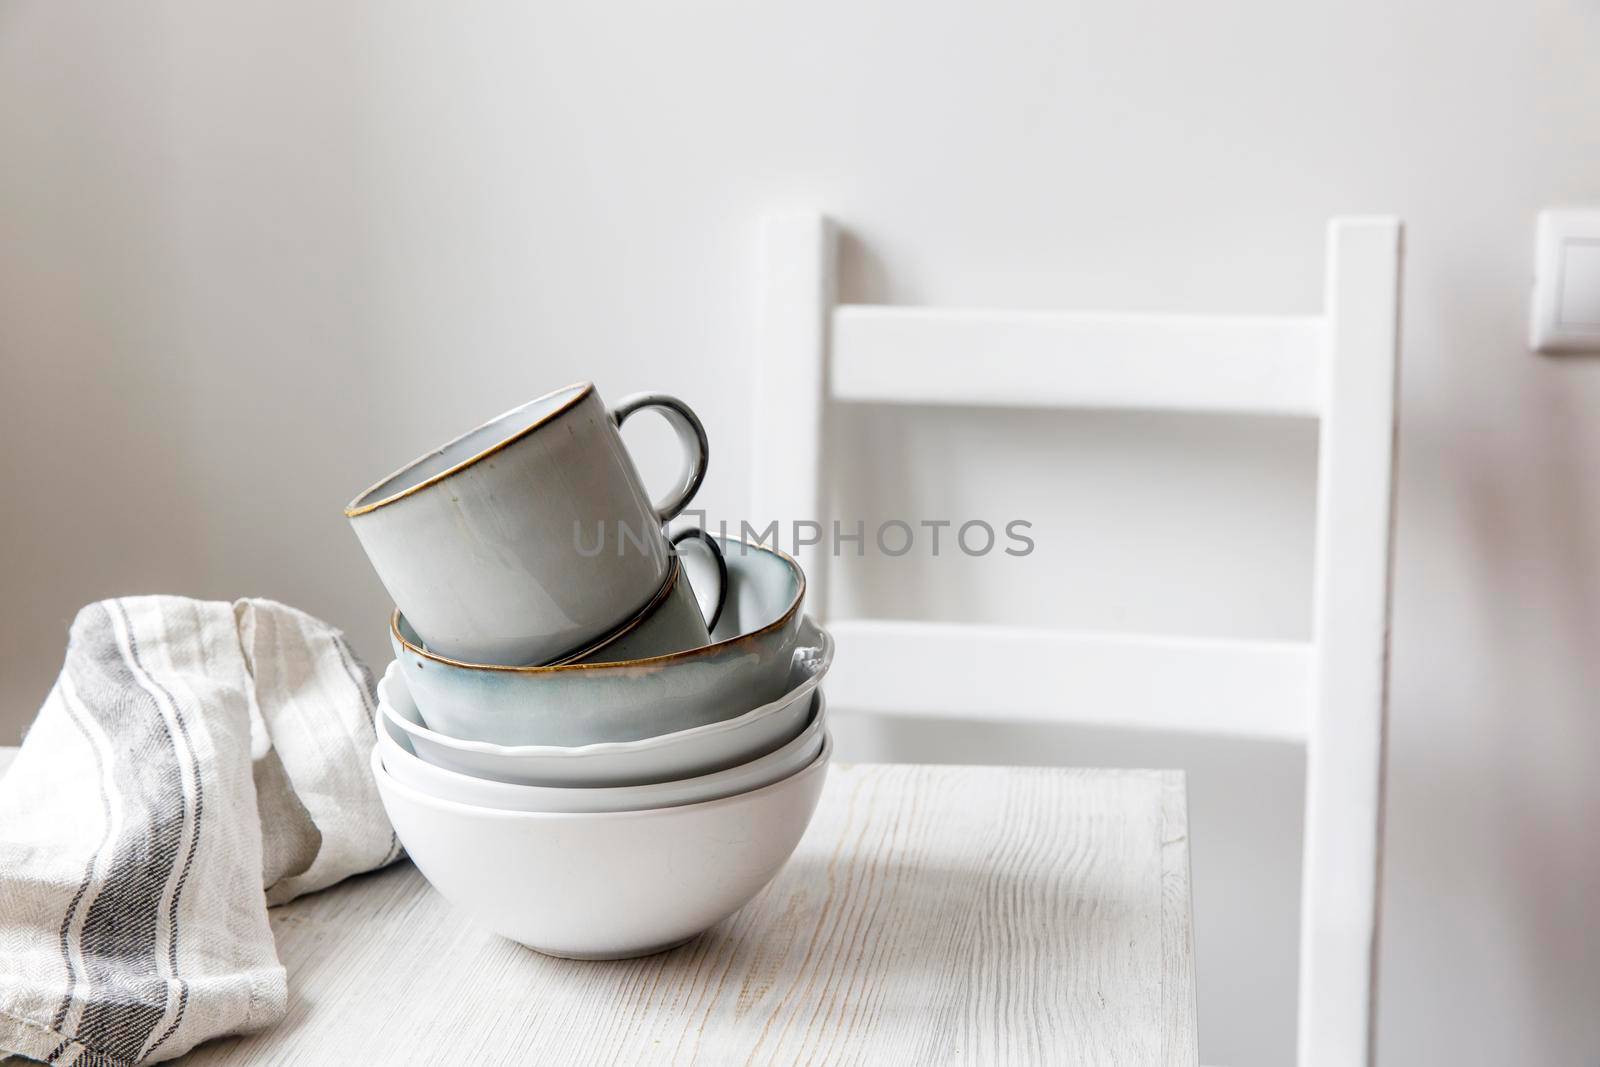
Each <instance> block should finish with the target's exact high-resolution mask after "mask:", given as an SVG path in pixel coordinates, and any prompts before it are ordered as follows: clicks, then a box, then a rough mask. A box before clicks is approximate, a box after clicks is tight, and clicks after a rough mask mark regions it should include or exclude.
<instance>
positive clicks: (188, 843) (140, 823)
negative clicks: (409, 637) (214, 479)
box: [0, 596, 400, 1067]
mask: <svg viewBox="0 0 1600 1067" xmlns="http://www.w3.org/2000/svg"><path fill="white" fill-rule="evenodd" d="M372 715H373V695H372V679H371V676H370V675H369V674H368V673H367V670H366V668H365V667H363V666H362V665H361V664H360V663H359V662H358V661H357V660H356V659H355V657H354V656H353V655H351V652H350V648H349V646H348V645H346V644H345V641H344V637H343V636H342V635H341V634H340V633H339V632H338V631H337V630H334V629H332V628H331V627H329V626H327V625H325V624H323V623H321V622H318V621H317V620H316V619H313V618H311V617H310V616H308V615H305V614H303V613H301V612H298V611H295V610H294V609H293V608H288V607H285V606H283V605H282V604H275V603H273V602H272V601H269V600H241V601H238V602H236V603H233V604H229V603H225V602H220V601H199V600H189V599H186V598H183V597H169V596H152V597H125V598H122V599H118V600H107V601H103V602H101V603H98V604H91V605H90V606H89V607H86V608H84V609H83V610H82V611H81V612H79V613H78V617H77V620H76V621H74V622H73V624H72V631H71V638H70V641H69V643H68V645H67V654H66V662H65V665H64V666H63V667H62V670H61V675H60V677H59V678H58V679H57V680H56V684H55V687H54V688H53V689H52V690H51V691H50V695H49V697H48V698H47V699H46V701H45V703H44V706H43V708H41V709H40V711H39V716H38V718H37V719H36V720H35V722H34V724H33V726H32V728H30V729H29V731H28V734H27V737H26V738H25V739H24V740H23V744H22V749H21V751H19V752H18V753H17V756H16V759H15V761H14V762H13V763H12V765H11V767H10V769H9V770H8V771H7V772H6V773H5V774H4V776H3V777H0V1055H3V1054H4V1053H8V1052H9V1053H15V1054H18V1055H22V1056H27V1057H30V1058H33V1059H39V1060H46V1061H49V1062H52V1063H58V1064H81V1065H85V1067H98V1065H107V1067H113V1065H122V1064H136V1063H145V1062H154V1061H157V1060H165V1059H170V1058H172V1057H174V1056H178V1055H181V1054H182V1053H184V1052H186V1051H188V1050H189V1049H190V1048H192V1047H193V1046H194V1045H196V1044H198V1043H199V1042H201V1041H204V1040H206V1039H207V1038H211V1037H216V1036H218V1035H221V1034H231V1033H241V1032H244V1031H248V1030H254V1029H258V1028H260V1027H263V1026H267V1025H270V1024H271V1023H274V1022H276V1021H277V1020H278V1019H280V1018H282V1017H283V1015H284V1012H285V1010H286V1007H287V996H288V992H287V987H286V984H285V980H284V971H283V967H282V966H281V965H279V963H278V958H277V953H276V951H275V950H274V946H273V942H272V931H271V928H270V927H269V926H268V924H267V906H268V904H269V903H281V902H283V901H286V900H289V899H291V898H293V897H294V896H296V895H298V894H301V893H307V892H310V891H312V890H316V889H321V888H323V887H325V886H329V885H332V884H333V883H334V882H337V881H339V880H340V879H341V878H345V877H347V876H348V875H351V874H355V873H357V872H358V871H366V870H371V869H372V868H375V867H380V866H382V865H384V864H386V863H389V862H390V861H392V860H394V859H396V858H397V857H398V856H399V855H400V849H399V846H398V844H397V843H396V841H395V838H394V832H393V830H391V828H390V826H389V822H388V819H387V818H386V817H385V815H384V812H383V807H382V805H381V803H380V802H379V800H378V795H377V791H376V788H375V787H374V785H373V782H372V779H371V775H370V773H369V771H368V769H367V758H368V755H369V754H370V752H371V751H372V745H373V742H374V734H373V726H372Z"/></svg>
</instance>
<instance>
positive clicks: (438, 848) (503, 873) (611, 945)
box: [372, 734, 833, 959]
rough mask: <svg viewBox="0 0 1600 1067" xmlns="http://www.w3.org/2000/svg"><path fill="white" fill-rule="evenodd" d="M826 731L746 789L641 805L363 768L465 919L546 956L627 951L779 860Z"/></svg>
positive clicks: (795, 827) (669, 940) (659, 942)
mask: <svg viewBox="0 0 1600 1067" xmlns="http://www.w3.org/2000/svg"><path fill="white" fill-rule="evenodd" d="M832 751H833V743H832V741H831V740H827V739H826V734H824V742H823V747H822V752H821V753H820V754H818V756H817V758H816V759H815V760H813V761H812V762H811V765H810V766H808V767H806V768H805V769H803V770H801V771H800V772H799V773H797V774H792V775H790V776H789V777H787V778H785V779H783V780H782V781H780V782H774V783H773V784H772V785H769V786H766V787H765V788H762V789H757V790H754V791H753V792H749V793H740V794H738V795H737V796H731V797H724V798H723V799H721V800H710V801H706V802H705V803H703V804H686V805H683V806H682V807H676V808H655V809H652V810H649V811H623V812H605V813H590V814H553V813H549V812H528V811H499V810H496V809H494V808H484V807H477V806H474V805H471V804H458V803H455V802H454V801H449V800H440V799H438V798H437V797H430V796H428V795H427V794H426V793H423V792H420V791H418V790H416V789H413V788H411V787H410V786H408V785H404V784H402V783H400V782H399V781H397V780H396V779H395V778H394V776H393V775H391V774H390V773H389V772H388V771H386V770H384V769H383V759H382V756H383V753H382V751H381V750H380V749H378V748H376V747H374V748H373V750H372V774H373V777H374V778H375V779H376V781H377V784H378V795H379V796H380V797H382V798H383V806H384V809H385V810H386V811H387V812H388V813H389V821H390V822H392V823H393V824H394V830H395V833H396V834H397V835H398V836H399V838H400V843H401V844H403V845H404V846H405V847H406V851H407V852H408V853H410V855H411V859H412V860H413V861H414V862H415V863H416V865H417V868H418V869H419V870H420V871H421V872H422V875H423V877H425V878H426V879H427V880H428V881H429V882H431V883H432V884H433V887H434V888H435V889H437V890H438V891H439V893H440V894H441V895H442V896H443V897H444V898H445V899H446V900H448V901H450V903H452V904H454V905H455V906H456V907H458V908H460V909H462V910H463V911H465V912H466V913H467V914H468V915H469V916H471V917H472V918H473V919H474V920H475V921H476V922H478V923H480V924H481V925H483V926H485V927H487V928H489V929H490V930H493V931H494V932H495V933H497V934H500V935H502V936H504V937H509V938H510V939H511V940H513V941H518V942H521V943H522V944H524V945H527V946H528V947H529V948H533V949H537V950H539V951H540V952H544V953H548V954H549V955H552V956H566V957H570V958H573V959H626V958H628V957H631V956H644V955H648V954H650V953H652V952H661V951H663V950H665V949H669V948H672V947H673V946H675V945H679V944H682V943H683V942H684V941H687V940H688V939H689V938H691V937H693V936H694V935H695V934H698V933H700V932H701V931H702V930H705V929H706V928H708V927H710V926H713V925H715V924H716V923H718V922H720V921H721V920H723V919H725V918H727V917H728V916H729V915H731V914H733V913H734V912H735V911H737V910H738V909H739V908H740V907H742V906H743V905H744V904H745V903H746V902H747V901H749V900H750V898H751V897H753V896H755V895H756V894H757V893H758V892H760V891H761V888H762V887H763V886H765V885H766V884H767V883H768V882H770V881H771V880H772V878H773V876H774V875H776V874H777V873H778V870H779V868H781V867H782V866H783V865H784V863H785V862H786V861H787V860H788V858H789V856H790V854H791V853H792V852H793V851H794V849H795V846H796V845H798V844H799V843H800V838H801V837H802V836H803V835H804V834H805V831H806V826H807V825H808V824H809V823H810V821H811V815H812V812H814V811H815V810H816V807H817V798H818V796H820V795H821V793H822V783H823V781H824V779H825V778H826V775H827V768H828V757H829V756H830V755H831V754H832Z"/></svg>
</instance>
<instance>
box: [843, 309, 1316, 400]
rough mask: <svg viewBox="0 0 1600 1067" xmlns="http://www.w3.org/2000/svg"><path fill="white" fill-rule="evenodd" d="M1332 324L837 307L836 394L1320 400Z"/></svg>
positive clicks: (1306, 320)
mask: <svg viewBox="0 0 1600 1067" xmlns="http://www.w3.org/2000/svg"><path fill="white" fill-rule="evenodd" d="M1324 340H1325V320H1323V319H1322V318H1320V317H1309V316H1308V317H1293V316H1251V317H1235V316H1216V315H1120V314H1086V313H1046V312H1010V311H962V310H947V309H942V308H939V309H933V308H908V307H878V306H842V307H838V308H836V309H835V310H834V315H833V341H832V353H831V356H830V359H831V363H832V372H831V391H832V393H833V395H834V396H836V397H837V398H839V399H841V400H853V401H869V402H874V403H898V404H959V405H983V406H1011V407H1065V408H1125V409H1135V410H1137V409H1148V410H1177V411H1230V412H1240V413H1259V414H1276V415H1290V416H1301V417H1311V416H1315V415H1317V414H1318V413H1319V411H1320V410H1321V407H1322V394H1321V389H1322V371H1321V366H1322V354H1323V350H1324Z"/></svg>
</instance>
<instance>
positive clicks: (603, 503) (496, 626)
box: [345, 382, 709, 665]
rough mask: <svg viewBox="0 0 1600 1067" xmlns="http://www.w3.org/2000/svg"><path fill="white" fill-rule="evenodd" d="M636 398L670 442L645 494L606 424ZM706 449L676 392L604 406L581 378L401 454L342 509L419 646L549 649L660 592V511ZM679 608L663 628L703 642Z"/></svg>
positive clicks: (475, 655)
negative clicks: (666, 484) (661, 474)
mask: <svg viewBox="0 0 1600 1067" xmlns="http://www.w3.org/2000/svg"><path fill="white" fill-rule="evenodd" d="M646 408H651V409H655V410H656V411H658V412H660V413H661V414H662V415H663V416H665V418H666V420H667V422H668V423H669V424H670V425H671V426H672V428H673V429H674V430H675V431H676V432H677V435H678V440H679V442H680V443H681V444H682V446H683V449H684V453H685V462H684V466H683V470H682V473H681V474H680V475H679V477H678V479H677V484H676V486H675V488H674V489H673V490H672V491H671V492H670V493H669V494H668V495H667V497H666V499H665V500H662V501H659V502H654V503H653V502H651V500H650V498H649V496H648V495H647V494H646V492H645V489H644V486H643V484H642V483H641V482H640V480H639V472H638V471H637V470H636V469H635V468H634V465H633V461H632V459H631V458H630V457H629V456H628V451H627V448H626V446H624V444H623V443H622V437H621V435H620V434H619V433H618V430H619V429H620V427H621V425H622V423H623V422H624V421H625V420H626V419H627V418H628V417H629V416H631V415H633V414H634V413H636V412H639V411H643V410H645V409H646ZM708 455H709V449H708V445H707V442H706V433H705V429H704V427H702V426H701V424H700V420H699V418H697V417H696V416H695V414H694V412H693V411H691V410H690V409H689V407H688V405H687V404H684V403H683V402H682V401H681V400H677V399H674V398H673V397H669V396H663V395H660V394H639V395H636V396H632V397H629V398H627V399H625V400H624V401H623V402H622V403H620V404H618V405H617V407H615V408H614V409H612V410H610V411H607V410H606V408H605V405H604V404H603V403H602V402H601V400H600V395H599V393H597V392H596V391H595V388H594V386H593V385H592V384H590V383H587V382H584V383H580V384H578V385H571V386H568V387H566V388H565V389H558V390H556V391H555V392H553V393H549V394H547V395H545V396H542V397H539V398H538V399H537V400H532V401H529V402H528V403H526V404H523V405H522V406H521V407H518V408H515V409H513V410H512V411H508V412H506V413H505V414H504V415H501V416H500V417H499V418H496V419H493V420H491V421H489V422H487V423H485V424H484V425H482V426H480V427H478V428H477V429H475V430H472V431H471V432H469V433H467V434H464V435H463V436H461V437H458V438H456V439H455V440H454V441H451V442H450V443H449V444H447V445H445V446H443V447H442V448H440V449H438V450H437V451H434V452H431V453H429V454H428V455H426V456H423V457H421V458H420V459H417V460H415V461H414V462H412V463H410V464H408V465H407V466H405V467H404V468H402V469H401V470H399V471H397V472H396V473H394V474H392V475H390V476H389V477H387V478H385V479H384V480H383V481H381V482H379V483H378V484H376V485H374V486H373V487H372V488H370V489H368V490H367V491H366V492H364V493H362V494H361V495H360V496H358V497H356V499H355V500H353V501H351V502H350V505H349V507H347V508H345V514H346V515H347V516H348V517H349V519H350V525H351V527H352V528H353V529H354V530H355V533H356V536H357V537H358V538H359V539H360V541H361V547H362V548H364V549H365V550H366V553H367V558H368V559H370V560H371V561H372V565H373V567H374V568H375V569H376V570H377V572H378V577H379V578H380V579H382V581H383V584H384V587H385V588H387V589H388V591H389V594H390V596H392V597H393V598H394V602H395V603H396V604H397V605H398V606H399V608H400V610H401V611H403V612H404V613H405V617H406V619H407V620H408V621H409V622H410V623H411V625H412V626H414V627H415V628H416V632H417V634H418V636H420V637H421V638H422V640H423V641H424V642H425V643H426V645H427V647H428V648H429V650H431V651H433V652H436V653H438V654H440V655H443V656H447V657H451V658H454V659H461V660H467V661H470V662H474V663H501V664H507V665H522V664H537V663H550V662H554V661H557V660H561V659H564V658H568V657H571V656H573V655H575V654H577V653H579V652H581V651H582V650H584V649H586V648H587V647H589V646H591V645H593V644H594V642H595V641H596V640H598V639H602V638H603V637H604V636H605V635H606V634H608V633H610V632H612V631H614V630H615V629H616V628H617V627H618V626H619V625H622V624H625V623H626V622H627V620H629V619H630V618H634V617H635V616H637V615H638V614H639V613H640V612H641V611H643V610H644V609H645V608H646V607H647V606H648V605H650V604H651V602H652V601H653V600H656V599H657V598H658V597H659V596H660V594H661V592H662V590H663V589H664V588H665V587H666V584H667V581H668V579H669V578H670V577H671V576H672V574H673V569H672V558H673V557H672V546H671V545H669V544H668V542H667V538H666V536H665V534H664V533H663V532H662V524H663V523H665V522H666V521H667V520H669V519H671V518H672V517H673V516H674V515H676V514H678V513H679V512H680V511H682V510H683V509H684V507H685V506H686V505H687V504H688V503H689V501H690V500H691V499H692V498H693V497H694V494H695V492H696V490H698V489H699V488H700V483H701V482H702V481H704V479H705V473H706V463H707V459H708ZM689 618H690V617H689V616H687V615H686V616H685V619H686V622H685V624H684V633H683V634H682V635H681V637H679V638H676V640H681V641H682V642H683V646H682V647H684V648H695V647H699V646H700V645H704V644H705V643H706V641H707V640H708V636H707V632H706V630H705V627H704V620H703V619H698V618H695V619H694V621H693V622H689V621H687V620H688V619H689ZM691 631H692V632H691Z"/></svg>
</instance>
